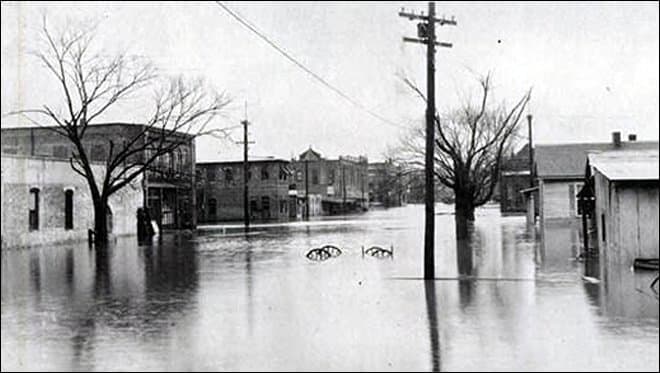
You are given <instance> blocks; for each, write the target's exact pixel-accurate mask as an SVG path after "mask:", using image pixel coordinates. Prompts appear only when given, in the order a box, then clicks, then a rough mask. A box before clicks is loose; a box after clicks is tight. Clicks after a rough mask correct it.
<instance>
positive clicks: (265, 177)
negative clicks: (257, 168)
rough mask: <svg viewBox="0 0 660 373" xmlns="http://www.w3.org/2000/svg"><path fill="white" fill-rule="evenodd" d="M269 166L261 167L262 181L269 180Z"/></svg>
mask: <svg viewBox="0 0 660 373" xmlns="http://www.w3.org/2000/svg"><path fill="white" fill-rule="evenodd" d="M269 176H270V175H268V166H263V167H261V180H268V177H269Z"/></svg>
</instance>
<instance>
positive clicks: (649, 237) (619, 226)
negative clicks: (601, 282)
mask: <svg viewBox="0 0 660 373" xmlns="http://www.w3.org/2000/svg"><path fill="white" fill-rule="evenodd" d="M586 172H587V177H588V178H589V180H590V186H591V187H592V188H593V196H594V197H595V207H594V211H593V217H592V219H593V223H595V224H594V225H595V226H596V228H597V229H596V231H597V234H596V236H597V240H596V242H595V243H596V246H598V251H599V258H600V259H599V260H600V263H601V273H603V274H604V275H607V271H608V268H612V266H623V267H630V266H632V265H633V261H634V259H636V258H645V259H652V258H654V259H658V256H659V255H658V254H659V251H658V224H659V221H658V211H659V210H658V208H659V200H658V192H659V179H658V148H657V147H656V148H655V149H653V150H638V151H606V152H595V153H592V154H589V156H588V166H587V171H586Z"/></svg>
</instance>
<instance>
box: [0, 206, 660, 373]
mask: <svg viewBox="0 0 660 373" xmlns="http://www.w3.org/2000/svg"><path fill="white" fill-rule="evenodd" d="M438 210H439V213H438V215H437V221H436V228H437V235H436V275H437V276H438V278H439V280H437V281H433V282H427V281H421V280H419V277H420V275H421V274H422V247H423V206H419V205H412V206H407V207H402V208H395V209H389V210H374V211H370V212H368V213H366V214H364V215H360V216H352V217H346V218H344V219H331V220H319V221H313V222H310V223H294V224H288V225H287V224H284V225H277V224H275V225H267V226H261V227H259V226H257V227H255V228H254V229H255V230H256V231H258V232H257V233H255V234H253V235H250V236H248V237H247V238H246V237H244V236H242V235H234V234H231V232H230V231H228V230H227V229H222V228H219V227H206V228H205V229H202V230H200V231H199V232H198V233H197V234H196V235H194V236H185V235H180V236H174V235H172V236H165V237H164V239H163V242H162V244H158V243H157V242H156V243H154V244H153V245H142V246H138V245H137V244H136V243H135V242H134V241H133V239H120V240H119V241H117V243H116V245H115V246H114V247H113V248H112V249H111V250H110V251H109V253H108V255H107V256H105V257H103V256H97V255H96V253H95V251H94V250H89V249H88V248H87V247H85V246H84V245H75V246H62V247H43V248H35V249H31V250H19V251H6V252H3V253H2V329H1V330H2V360H1V361H2V370H85V371H87V370H176V371H191V370H347V371H348V370H391V371H401V370H403V371H410V370H422V371H431V370H433V371H441V370H443V371H444V370H447V371H455V370H490V371H493V370H497V371H510V370H537V371H538V370H543V371H553V370H562V371H572V370H608V371H614V370H648V371H658V369H659V363H658V361H659V357H658V354H659V352H658V344H659V329H658V326H659V323H658V300H657V297H656V296H655V294H654V293H653V291H652V289H650V288H649V284H650V282H651V281H652V279H653V277H654V276H655V273H634V272H632V271H631V270H630V269H629V268H620V269H618V270H617V271H614V270H610V271H608V273H610V275H609V276H611V277H612V276H613V277H612V278H611V279H610V281H607V279H601V281H600V282H598V281H597V280H591V281H585V280H583V277H582V276H583V275H587V276H588V277H589V278H598V277H599V276H598V272H599V271H598V269H597V268H598V264H597V263H595V264H594V263H592V262H579V261H576V260H574V257H575V255H576V248H577V247H579V242H577V241H576V239H575V237H576V236H575V234H574V233H571V232H568V233H567V232H557V233H556V234H552V235H550V236H551V237H550V239H549V240H548V243H547V244H546V245H541V244H540V243H539V242H537V240H536V234H535V232H533V231H528V230H527V228H526V227H525V221H524V218H519V217H506V218H504V217H500V216H499V212H498V210H497V209H496V208H487V209H482V210H479V211H478V214H477V223H476V226H475V230H474V235H473V237H472V239H471V240H469V241H465V242H460V243H457V242H456V241H455V239H454V232H453V216H452V215H451V214H450V212H451V208H449V207H446V206H441V205H440V206H439V207H438ZM326 244H332V245H335V246H337V247H340V248H341V249H342V250H343V251H342V253H341V255H338V256H334V257H331V258H329V259H327V260H318V261H315V260H310V259H308V258H307V257H306V255H305V254H306V253H307V251H308V250H309V249H310V248H315V247H319V246H322V245H326ZM373 245H378V246H382V247H384V248H387V249H390V248H392V247H393V249H394V250H393V251H394V255H393V256H392V257H389V256H387V255H386V256H383V257H382V258H376V257H372V256H369V255H366V256H364V257H363V255H362V246H364V247H365V249H366V248H369V247H371V246H373ZM457 248H458V254H457ZM458 279H460V280H458Z"/></svg>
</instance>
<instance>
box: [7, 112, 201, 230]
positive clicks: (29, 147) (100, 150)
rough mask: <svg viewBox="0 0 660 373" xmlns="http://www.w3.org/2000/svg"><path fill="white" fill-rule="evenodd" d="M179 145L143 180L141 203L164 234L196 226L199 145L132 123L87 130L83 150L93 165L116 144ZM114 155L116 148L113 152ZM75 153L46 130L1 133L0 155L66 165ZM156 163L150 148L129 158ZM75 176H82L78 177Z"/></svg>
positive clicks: (191, 139) (104, 158)
mask: <svg viewBox="0 0 660 373" xmlns="http://www.w3.org/2000/svg"><path fill="white" fill-rule="evenodd" d="M154 139H158V140H160V139H163V141H164V142H166V143H169V142H175V141H176V142H177V143H180V145H179V146H177V147H176V149H173V150H172V151H170V152H168V153H167V154H164V155H161V156H159V157H158V158H157V159H155V161H154V162H153V163H152V164H151V165H150V167H149V168H148V169H147V170H146V172H145V175H144V178H143V179H142V180H143V182H142V185H141V189H142V195H143V200H142V203H141V204H140V205H139V206H136V208H137V207H145V208H147V209H148V211H149V213H150V215H151V217H152V219H154V220H156V221H157V223H158V224H159V226H160V227H161V228H163V229H181V228H194V227H195V226H196V224H197V217H196V211H195V208H194V206H195V205H196V203H195V193H194V185H195V181H194V178H195V142H194V137H193V136H190V135H187V134H184V133H179V132H175V133H171V132H167V133H164V132H163V131H161V130H159V129H158V128H150V127H148V126H144V125H139V124H129V123H107V124H99V125H92V126H89V127H87V130H86V132H85V135H84V139H83V146H84V147H85V149H86V153H87V154H88V156H89V157H90V160H91V162H100V163H104V162H105V161H107V159H108V158H109V154H110V151H111V149H113V147H115V145H114V144H130V143H131V142H134V143H135V144H136V145H135V148H136V149H137V148H139V147H143V145H144V144H147V143H148V142H149V141H153V140H154ZM115 150H116V149H115ZM73 152H74V146H73V143H71V141H70V140H69V139H68V138H65V137H63V136H61V135H58V134H56V133H54V132H53V131H52V130H50V129H48V128H45V127H20V128H3V129H2V153H3V155H4V154H9V155H21V156H28V157H46V158H51V159H61V160H67V161H68V159H69V157H70V156H71V154H72V153H73ZM151 158H152V153H151V152H150V151H149V150H148V149H144V150H140V151H136V152H135V154H133V155H132V156H131V158H129V161H133V162H135V163H138V164H139V163H141V162H144V161H145V160H147V159H151ZM76 177H80V176H79V175H76Z"/></svg>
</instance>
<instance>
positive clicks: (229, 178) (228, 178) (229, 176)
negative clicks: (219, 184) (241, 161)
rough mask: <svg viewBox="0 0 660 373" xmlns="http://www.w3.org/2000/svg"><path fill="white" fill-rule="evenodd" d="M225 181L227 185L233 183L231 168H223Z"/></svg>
mask: <svg viewBox="0 0 660 373" xmlns="http://www.w3.org/2000/svg"><path fill="white" fill-rule="evenodd" d="M224 171H225V181H226V182H228V183H232V182H234V170H232V169H231V168H229V167H227V168H225V170H224Z"/></svg>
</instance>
